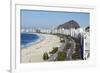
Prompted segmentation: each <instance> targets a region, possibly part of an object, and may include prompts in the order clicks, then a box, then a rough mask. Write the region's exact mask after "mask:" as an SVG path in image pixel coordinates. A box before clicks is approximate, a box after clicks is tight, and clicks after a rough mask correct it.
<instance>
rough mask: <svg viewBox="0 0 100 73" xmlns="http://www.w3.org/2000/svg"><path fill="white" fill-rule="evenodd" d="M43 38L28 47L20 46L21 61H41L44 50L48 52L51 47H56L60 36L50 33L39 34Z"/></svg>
mask: <svg viewBox="0 0 100 73" xmlns="http://www.w3.org/2000/svg"><path fill="white" fill-rule="evenodd" d="M40 35H42V36H43V37H44V39H43V40H42V41H40V42H38V43H36V44H32V45H31V46H29V47H25V48H21V63H31V62H42V61H43V59H42V56H43V54H44V52H47V53H48V52H50V51H51V50H52V49H53V47H58V46H59V45H60V44H61V43H60V37H58V36H56V35H51V34H40Z"/></svg>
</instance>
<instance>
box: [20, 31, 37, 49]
mask: <svg viewBox="0 0 100 73" xmlns="http://www.w3.org/2000/svg"><path fill="white" fill-rule="evenodd" d="M38 39H39V36H38V35H37V34H33V33H21V47H25V46H28V45H29V44H31V43H34V42H36V41H37V40H38Z"/></svg>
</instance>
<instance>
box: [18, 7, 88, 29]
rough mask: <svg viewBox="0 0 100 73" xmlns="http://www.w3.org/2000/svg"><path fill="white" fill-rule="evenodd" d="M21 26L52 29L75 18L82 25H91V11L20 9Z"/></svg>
mask: <svg viewBox="0 0 100 73" xmlns="http://www.w3.org/2000/svg"><path fill="white" fill-rule="evenodd" d="M20 15H21V16H20V23H21V28H42V29H52V28H57V26H59V25H61V24H63V23H65V22H68V21H70V20H74V21H76V22H78V23H79V25H80V26H81V27H86V26H89V24H90V23H89V20H90V19H89V18H90V14H89V13H82V12H54V11H39V10H38V11H36V10H23V9H22V10H20Z"/></svg>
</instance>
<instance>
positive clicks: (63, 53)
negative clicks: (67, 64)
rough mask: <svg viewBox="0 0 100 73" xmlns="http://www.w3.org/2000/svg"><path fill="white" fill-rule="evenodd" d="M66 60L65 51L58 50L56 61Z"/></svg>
mask: <svg viewBox="0 0 100 73" xmlns="http://www.w3.org/2000/svg"><path fill="white" fill-rule="evenodd" d="M64 60H66V52H58V61H64Z"/></svg>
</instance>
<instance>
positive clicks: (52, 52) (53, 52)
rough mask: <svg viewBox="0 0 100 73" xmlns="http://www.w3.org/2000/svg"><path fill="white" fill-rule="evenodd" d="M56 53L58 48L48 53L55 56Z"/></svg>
mask: <svg viewBox="0 0 100 73" xmlns="http://www.w3.org/2000/svg"><path fill="white" fill-rule="evenodd" d="M57 51H58V47H54V48H53V50H52V51H51V52H49V53H50V54H55V53H56V52H57Z"/></svg>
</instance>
